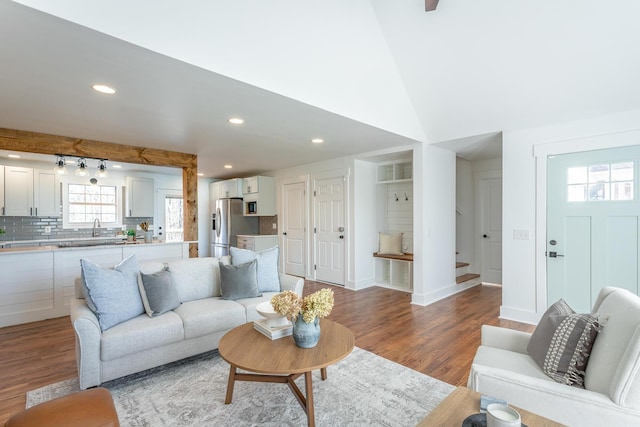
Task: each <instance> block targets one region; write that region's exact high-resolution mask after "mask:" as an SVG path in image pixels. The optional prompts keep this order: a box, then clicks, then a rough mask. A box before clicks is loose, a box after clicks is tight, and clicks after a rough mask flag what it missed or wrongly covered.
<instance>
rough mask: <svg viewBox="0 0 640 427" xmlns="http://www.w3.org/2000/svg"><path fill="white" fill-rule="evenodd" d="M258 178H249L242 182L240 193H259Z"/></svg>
mask: <svg viewBox="0 0 640 427" xmlns="http://www.w3.org/2000/svg"><path fill="white" fill-rule="evenodd" d="M258 178H259V177H257V176H251V177H249V178H244V179H243V180H242V193H243V194H251V193H257V192H258V191H260V187H259V185H260V184H259V179H258Z"/></svg>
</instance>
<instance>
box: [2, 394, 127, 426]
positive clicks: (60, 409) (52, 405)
mask: <svg viewBox="0 0 640 427" xmlns="http://www.w3.org/2000/svg"><path fill="white" fill-rule="evenodd" d="M42 426H48V427H119V426H120V422H119V421H118V414H117V413H116V408H115V406H114V405H113V399H112V398H111V393H109V390H107V389H106V388H102V387H100V388H92V389H89V390H83V391H80V392H78V393H73V394H70V395H68V396H63V397H59V398H57V399H53V400H49V401H48V402H43V403H41V404H39V405H36V406H33V407H31V408H29V409H25V410H24V411H22V412H19V413H17V414H15V415H13V416H12V417H11V418H9V420H8V421H7V422H6V424H5V427H42Z"/></svg>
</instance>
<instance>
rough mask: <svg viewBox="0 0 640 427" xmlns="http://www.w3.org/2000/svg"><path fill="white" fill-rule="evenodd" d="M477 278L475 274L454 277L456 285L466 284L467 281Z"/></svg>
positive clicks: (477, 275)
mask: <svg viewBox="0 0 640 427" xmlns="http://www.w3.org/2000/svg"><path fill="white" fill-rule="evenodd" d="M478 277H480V275H479V274H476V273H467V274H463V275H462V276H458V277H456V284H457V285H459V284H460V283H463V282H468V281H469V280H473V279H477V278H478Z"/></svg>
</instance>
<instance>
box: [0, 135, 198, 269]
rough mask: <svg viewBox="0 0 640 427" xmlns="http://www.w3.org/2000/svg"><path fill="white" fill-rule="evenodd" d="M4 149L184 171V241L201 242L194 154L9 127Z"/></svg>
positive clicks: (193, 248)
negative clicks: (199, 240) (174, 168)
mask: <svg viewBox="0 0 640 427" xmlns="http://www.w3.org/2000/svg"><path fill="white" fill-rule="evenodd" d="M0 149H2V150H11V151H22V152H27V153H38V154H52V155H53V154H62V155H66V156H74V157H91V158H99V159H107V160H110V161H116V162H125V163H135V164H142V165H151V166H169V167H178V168H182V194H183V198H184V239H185V240H193V241H197V240H198V176H197V171H198V156H196V155H194V154H187V153H180V152H177V151H166V150H158V149H155V148H144V147H135V146H132V145H122V144H115V143H113V142H102V141H93V140H89V139H81V138H71V137H68V136H59V135H50V134H46V133H37V132H28V131H22V130H15V129H6V128H0ZM52 161H53V160H52ZM189 256H190V257H197V256H198V245H197V244H191V245H189Z"/></svg>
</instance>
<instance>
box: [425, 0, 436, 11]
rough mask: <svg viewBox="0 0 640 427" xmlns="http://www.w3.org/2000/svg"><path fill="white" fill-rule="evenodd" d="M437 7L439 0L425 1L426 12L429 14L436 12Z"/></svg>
mask: <svg viewBox="0 0 640 427" xmlns="http://www.w3.org/2000/svg"><path fill="white" fill-rule="evenodd" d="M436 7H438V0H424V10H426V11H427V12H430V11H432V10H436Z"/></svg>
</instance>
